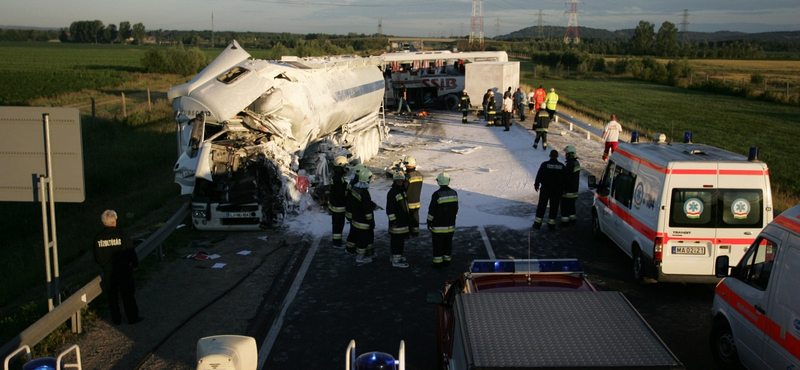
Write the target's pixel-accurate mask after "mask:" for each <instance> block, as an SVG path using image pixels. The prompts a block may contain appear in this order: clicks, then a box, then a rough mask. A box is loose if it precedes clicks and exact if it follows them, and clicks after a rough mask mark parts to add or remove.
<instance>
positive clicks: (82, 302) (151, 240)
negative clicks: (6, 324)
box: [0, 201, 191, 358]
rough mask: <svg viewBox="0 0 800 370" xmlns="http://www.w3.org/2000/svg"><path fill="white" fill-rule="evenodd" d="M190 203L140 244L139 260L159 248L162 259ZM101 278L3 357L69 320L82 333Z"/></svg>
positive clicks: (14, 342) (44, 318)
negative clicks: (166, 243) (83, 318)
mask: <svg viewBox="0 0 800 370" xmlns="http://www.w3.org/2000/svg"><path fill="white" fill-rule="evenodd" d="M190 205H191V202H190V201H187V202H186V203H185V204H184V205H183V206H181V208H180V209H178V211H177V212H175V214H174V215H172V217H170V219H169V220H168V221H167V222H166V223H165V224H164V226H162V227H160V228H159V229H158V230H156V232H154V233H153V234H152V235H150V236H149V237H148V238H147V239H145V241H143V242H142V243H141V244H139V245H138V246H137V247H136V256H137V258H139V260H142V259H143V258H144V257H146V256H147V255H148V254H150V253H151V252H153V251H154V250H156V249H157V248H158V249H159V253H158V258H159V259H161V253H160V247H161V243H163V242H164V241H165V240H167V237H169V235H170V234H172V232H173V231H174V230H175V228H176V227H177V226H178V223H179V222H180V221H181V220H183V219H184V218H186V216H187V215H188V214H189V208H190ZM100 281H101V278H100V276H98V277H96V278H94V279H93V280H92V281H91V282H89V283H88V284H86V285H85V286H83V288H81V289H80V290H78V291H77V292H75V293H74V294H72V295H71V296H69V298H67V299H66V300H65V301H63V302H61V304H60V305H58V306H56V307H55V308H54V309H53V310H52V311H50V312H48V313H47V314H46V315H44V316H42V318H40V319H39V320H38V321H36V322H35V323H33V325H31V326H29V327H28V328H27V329H25V330H24V331H22V332H21V333H19V334H18V335H17V336H16V337H14V338H13V339H11V340H10V341H9V342H8V343H6V344H5V345H3V347H0V358H2V357H5V356H7V355H8V354H10V353H12V352H13V351H14V350H15V349H17V348H19V347H22V346H25V345H27V346H30V347H33V346H34V345H36V344H37V343H39V342H40V341H41V340H42V339H44V338H45V337H47V336H48V335H50V333H52V332H53V331H54V330H56V329H58V327H59V326H61V324H63V323H64V322H65V321H67V320H69V319H71V320H72V331H73V332H74V333H80V332H81V315H80V313H81V309H82V308H84V307H86V306H87V305H88V304H89V302H91V301H92V300H94V299H95V298H97V296H99V295H100V293H102V288H101V286H100Z"/></svg>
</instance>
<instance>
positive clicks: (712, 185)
mask: <svg viewBox="0 0 800 370" xmlns="http://www.w3.org/2000/svg"><path fill="white" fill-rule="evenodd" d="M667 186H668V192H667V197H668V199H667V204H668V207H669V209H668V213H667V217H666V219H665V220H664V223H665V225H664V239H663V244H664V247H663V250H662V251H663V254H662V258H663V260H662V261H663V262H662V264H661V271H662V273H664V274H666V275H713V274H714V259H715V257H714V254H715V253H714V241H715V239H716V223H717V220H716V218H717V217H716V212H717V209H716V208H717V203H716V192H717V164H716V163H715V162H699V161H698V162H678V163H672V164H670V166H669V168H668V175H667ZM740 257H741V255H740Z"/></svg>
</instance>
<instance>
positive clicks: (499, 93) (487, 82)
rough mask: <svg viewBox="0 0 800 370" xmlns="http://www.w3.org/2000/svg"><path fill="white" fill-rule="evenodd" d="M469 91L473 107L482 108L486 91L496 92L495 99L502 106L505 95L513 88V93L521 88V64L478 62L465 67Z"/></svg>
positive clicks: (465, 84)
mask: <svg viewBox="0 0 800 370" xmlns="http://www.w3.org/2000/svg"><path fill="white" fill-rule="evenodd" d="M464 69H465V71H466V73H465V75H466V80H465V82H464V89H465V90H467V94H469V96H470V98H471V100H472V105H473V106H478V107H480V106H481V103H482V101H483V94H485V93H486V90H489V89H491V90H492V91H494V93H495V94H494V99H495V101H496V102H497V104H498V105H499V104H501V102H502V100H503V93H504V92H505V91H507V90H508V88H509V87H511V89H512V92H513V91H516V89H517V87H519V62H477V63H469V64H466V65H465V66H464Z"/></svg>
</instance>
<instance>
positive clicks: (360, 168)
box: [353, 163, 367, 175]
mask: <svg viewBox="0 0 800 370" xmlns="http://www.w3.org/2000/svg"><path fill="white" fill-rule="evenodd" d="M365 168H367V167H366V166H364V165H363V164H361V163H359V164H357V165H356V167H355V168H353V173H354V174H356V175H358V174H359V173H361V170H363V169H365Z"/></svg>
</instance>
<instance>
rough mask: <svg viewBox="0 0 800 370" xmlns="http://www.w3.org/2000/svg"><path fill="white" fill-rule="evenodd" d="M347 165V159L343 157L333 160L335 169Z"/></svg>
mask: <svg viewBox="0 0 800 370" xmlns="http://www.w3.org/2000/svg"><path fill="white" fill-rule="evenodd" d="M348 163H350V162H348V161H347V157H345V156H343V155H340V156H338V157H336V159H334V160H333V165H334V166H336V167H344V166H347V164H348Z"/></svg>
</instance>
